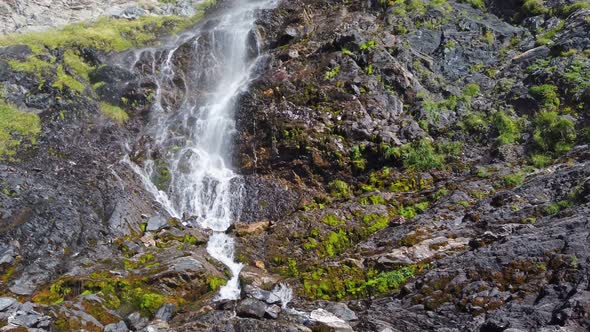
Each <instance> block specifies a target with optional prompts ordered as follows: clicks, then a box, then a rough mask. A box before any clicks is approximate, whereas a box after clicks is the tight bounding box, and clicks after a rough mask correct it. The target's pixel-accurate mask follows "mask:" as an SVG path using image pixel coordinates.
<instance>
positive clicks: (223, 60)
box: [127, 0, 275, 299]
mask: <svg viewBox="0 0 590 332" xmlns="http://www.w3.org/2000/svg"><path fill="white" fill-rule="evenodd" d="M274 5H275V0H242V1H232V2H231V7H230V8H229V9H227V10H225V11H223V12H221V13H220V14H218V15H216V16H214V17H211V18H210V19H209V20H207V21H206V22H203V23H201V24H200V25H199V26H197V27H196V28H195V29H194V30H193V31H189V32H186V33H184V34H182V35H179V36H177V37H176V38H175V39H174V40H172V41H170V42H169V43H167V44H166V46H164V47H160V48H153V49H143V50H137V51H136V52H134V53H133V54H132V55H131V59H130V60H129V59H128V60H127V61H128V64H127V65H128V66H130V67H131V68H134V69H135V70H136V71H141V72H142V74H143V75H147V76H149V77H150V79H151V80H152V81H153V82H155V85H156V92H155V95H154V96H153V100H154V102H153V106H152V107H151V112H150V118H151V120H150V123H149V125H148V128H147V131H146V134H147V136H149V137H150V139H151V140H152V143H153V146H154V148H153V149H154V151H150V152H149V153H148V159H147V160H144V161H143V163H142V165H141V166H139V165H132V167H133V169H134V170H135V171H136V172H138V173H139V174H140V176H141V178H142V180H143V181H144V184H145V186H146V188H147V189H148V190H149V191H150V192H152V193H153V194H154V197H155V199H156V200H157V201H158V202H159V203H160V204H161V205H162V206H163V207H164V208H165V209H166V210H167V212H168V213H170V214H171V215H172V216H174V217H177V218H180V219H182V220H183V221H185V222H189V223H191V224H192V225H193V226H198V227H202V228H204V229H209V230H210V231H211V232H212V234H211V236H210V237H209V242H208V244H207V252H208V253H209V255H211V256H212V257H213V258H215V259H217V260H218V261H220V262H221V263H223V264H225V265H226V266H227V267H228V268H229V270H230V271H231V274H232V277H231V279H230V280H229V281H228V283H227V284H226V285H225V286H224V287H222V288H221V289H220V292H219V295H218V299H237V298H239V296H240V289H239V280H238V276H239V273H240V271H241V269H242V264H240V263H237V262H235V260H234V239H233V238H232V237H231V236H229V235H228V234H226V231H227V230H228V228H229V227H230V226H231V224H232V223H233V222H234V221H236V220H237V219H238V218H239V213H240V206H241V199H242V196H241V194H242V186H243V181H242V179H241V177H240V176H239V175H238V174H237V173H235V172H234V170H233V169H232V165H231V157H230V154H231V143H232V139H233V137H232V136H233V135H234V134H235V132H236V129H235V120H234V113H235V110H236V107H237V105H236V101H237V97H238V96H239V95H240V93H242V92H244V91H245V89H247V88H248V84H249V82H250V81H251V80H252V79H253V77H252V75H253V73H254V72H255V70H254V68H255V67H256V64H257V61H258V59H259V57H260V54H259V47H258V45H257V42H256V38H253V36H255V35H256V34H255V32H254V28H255V14H256V11H257V10H259V9H263V8H271V7H273V6H274ZM187 49H188V51H187ZM180 53H182V55H180ZM187 54H188V56H187ZM146 59H147V60H146ZM178 59H181V60H178ZM179 62H180V63H182V70H181V68H178V66H179V65H178V63H179ZM146 73H147V74H146ZM154 155H157V156H158V157H157V158H156V157H154ZM130 163H131V162H130ZM131 164H132V163H131ZM162 169H164V170H165V171H164V173H162ZM163 178H164V179H163ZM158 182H162V183H158Z"/></svg>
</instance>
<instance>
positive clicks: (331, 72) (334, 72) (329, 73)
mask: <svg viewBox="0 0 590 332" xmlns="http://www.w3.org/2000/svg"><path fill="white" fill-rule="evenodd" d="M338 73H340V66H336V67H334V68H332V69H330V70H328V71H327V72H326V74H325V75H324V79H325V80H327V81H329V80H331V79H333V78H334V77H336V75H338Z"/></svg>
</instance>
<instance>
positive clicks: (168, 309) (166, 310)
mask: <svg viewBox="0 0 590 332" xmlns="http://www.w3.org/2000/svg"><path fill="white" fill-rule="evenodd" d="M175 310H176V306H175V305H174V304H172V303H164V304H163V305H162V306H161V307H160V308H159V309H158V311H156V314H155V315H154V317H155V318H156V319H160V320H163V321H165V322H167V321H169V320H170V319H171V318H172V315H174V311H175Z"/></svg>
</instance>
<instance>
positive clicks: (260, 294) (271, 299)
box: [244, 285, 281, 304]
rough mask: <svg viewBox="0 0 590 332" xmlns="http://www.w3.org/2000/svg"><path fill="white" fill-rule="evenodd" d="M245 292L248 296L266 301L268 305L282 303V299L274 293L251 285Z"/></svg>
mask: <svg viewBox="0 0 590 332" xmlns="http://www.w3.org/2000/svg"><path fill="white" fill-rule="evenodd" d="M244 292H245V293H246V295H247V296H250V297H252V298H255V299H257V300H260V301H264V302H266V303H268V304H276V303H280V302H281V299H280V298H279V297H278V296H276V295H275V294H274V293H272V292H269V291H265V290H263V289H260V288H257V287H253V286H250V285H247V286H246V287H245V288H244Z"/></svg>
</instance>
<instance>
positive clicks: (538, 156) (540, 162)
mask: <svg viewBox="0 0 590 332" xmlns="http://www.w3.org/2000/svg"><path fill="white" fill-rule="evenodd" d="M551 161H552V158H551V157H550V156H548V155H545V154H542V153H535V154H533V155H532V156H531V163H532V164H533V166H535V167H536V168H545V167H547V166H549V165H550V164H551Z"/></svg>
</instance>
